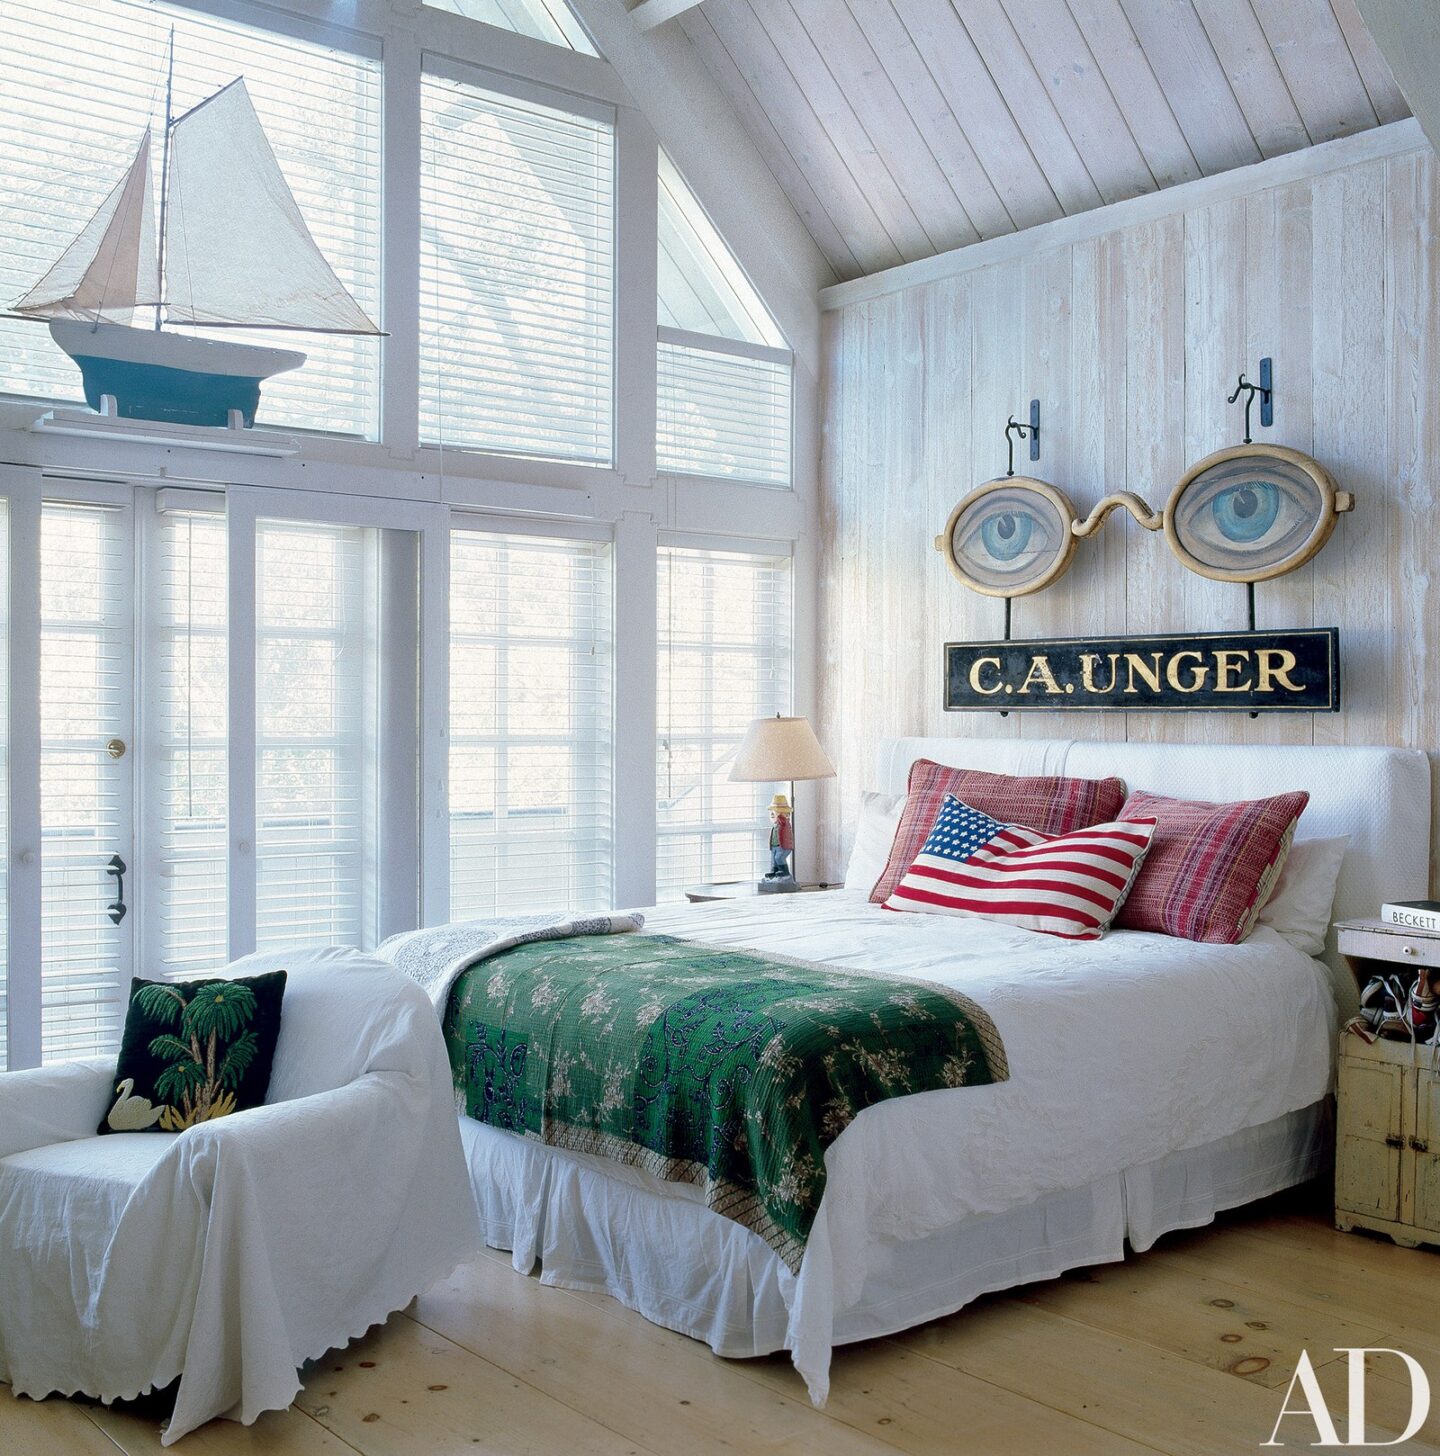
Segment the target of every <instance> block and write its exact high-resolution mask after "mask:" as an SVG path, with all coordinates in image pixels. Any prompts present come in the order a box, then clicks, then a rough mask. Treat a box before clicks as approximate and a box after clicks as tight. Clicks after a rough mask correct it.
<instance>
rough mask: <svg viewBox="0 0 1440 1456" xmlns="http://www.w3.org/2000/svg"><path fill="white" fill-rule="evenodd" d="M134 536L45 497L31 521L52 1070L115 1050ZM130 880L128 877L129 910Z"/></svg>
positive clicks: (92, 510)
mask: <svg viewBox="0 0 1440 1456" xmlns="http://www.w3.org/2000/svg"><path fill="white" fill-rule="evenodd" d="M129 543H130V533H129V531H128V530H127V529H126V526H125V518H124V516H123V515H122V513H121V512H120V511H119V510H114V509H110V508H107V507H105V506H92V505H70V504H64V503H59V502H51V501H47V502H46V503H45V505H44V506H43V508H42V513H41V517H40V562H39V569H40V824H41V832H40V886H41V891H40V893H41V904H40V947H41V950H40V959H41V993H40V1002H41V1010H40V1022H41V1025H40V1032H41V1056H42V1058H43V1059H44V1060H45V1061H47V1062H54V1061H64V1060H66V1059H67V1058H70V1057H84V1056H92V1055H94V1054H96V1053H99V1052H106V1051H109V1050H110V1049H111V1048H112V1047H113V1046H114V1045H115V1043H116V1041H117V1039H118V1036H119V1031H120V1025H121V1022H122V1020H123V1010H124V1007H123V998H122V987H123V985H124V983H125V978H126V969H127V959H128V958H127V956H126V945H127V944H128V938H129V935H130V931H131V926H130V924H129V923H128V922H126V923H124V924H122V925H119V926H117V925H115V924H114V923H113V922H112V921H111V919H110V917H109V916H108V914H107V913H106V906H107V905H108V904H110V903H111V902H112V900H113V899H114V894H115V880H114V878H113V877H111V876H109V875H107V874H106V872H105V868H106V865H107V863H108V862H109V860H110V857H111V855H113V854H117V853H118V854H119V855H120V856H121V858H122V859H124V860H125V861H126V862H127V863H128V862H129V860H130V834H129V812H130V811H129V794H128V779H129V774H130V770H131V764H130V761H129V758H128V755H127V757H125V758H122V759H118V760H117V759H115V758H113V757H112V756H111V755H110V754H109V753H108V752H107V751H106V745H107V743H108V742H109V741H110V740H111V739H116V738H118V739H120V740H122V741H125V742H128V739H129V716H130V715H129V684H130V682H131V680H132V677H133V672H134V641H133V637H132V625H131V624H132V612H133V607H132V603H131V597H130V589H131V588H130V566H129ZM134 888H135V885H134V877H133V876H127V877H126V895H127V900H129V901H130V903H131V904H132V905H133V897H134Z"/></svg>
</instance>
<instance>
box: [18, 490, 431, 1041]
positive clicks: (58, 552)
mask: <svg viewBox="0 0 1440 1456" xmlns="http://www.w3.org/2000/svg"><path fill="white" fill-rule="evenodd" d="M445 520H446V518H445V513H444V511H443V509H442V508H439V507H429V506H418V505H402V504H397V503H390V502H375V501H365V500H359V499H356V500H351V499H348V498H338V499H336V498H326V497H312V496H307V495H305V494H303V493H298V492H278V491H265V490H258V489H254V490H251V489H240V488H232V489H231V490H230V491H228V492H223V493H222V492H218V491H195V490H187V489H175V488H164V489H159V490H155V489H150V488H148V487H136V486H129V485H118V484H114V483H109V482H78V481H71V480H55V479H51V478H47V477H45V476H43V475H42V474H41V473H40V472H38V471H35V470H29V469H24V468H18V467H9V466H0V574H4V576H5V580H4V582H3V583H0V604H3V615H4V621H3V623H0V627H3V631H0V730H3V731H0V759H3V764H0V767H3V771H0V1067H5V1066H8V1067H26V1066H34V1065H37V1064H39V1063H41V1062H52V1061H62V1060H66V1059H69V1058H73V1057H83V1056H89V1055H104V1054H109V1053H112V1052H113V1050H114V1048H115V1045H116V1042H117V1040H118V1036H119V1031H120V1027H121V1025H122V1023H123V1019H124V1009H125V1002H126V990H127V988H128V985H129V980H130V977H131V976H132V975H133V974H139V975H142V976H145V977H147V978H150V979H160V978H163V977H165V976H174V977H185V976H187V975H189V976H193V975H197V974H204V973H207V972H209V971H212V970H214V969H216V968H217V967H219V966H223V965H224V964H225V963H226V962H227V961H229V960H230V959H232V958H234V957H236V956H238V955H243V954H245V953H247V952H248V951H250V950H254V949H257V948H258V949H271V948H276V947H283V946H286V945H301V944H307V943H316V942H324V943H330V944H342V945H359V946H368V945H373V944H374V943H375V942H376V941H377V940H379V939H381V938H382V937H383V936H385V935H388V934H390V933H393V932H394V931H397V930H403V929H408V928H410V927H411V926H413V925H415V924H417V923H419V915H420V904H421V897H422V895H424V896H425V903H426V913H427V915H429V916H430V917H431V918H435V917H436V916H439V917H441V918H443V913H444V909H445V902H446V900H447V898H448V885H446V884H445V883H444V882H443V877H442V876H438V875H437V876H435V877H434V878H433V881H432V882H427V883H422V882H421V880H420V877H419V874H418V869H417V867H418V866H419V865H420V864H421V863H422V862H423V859H424V856H423V855H422V845H426V846H428V848H429V851H430V853H431V855H432V863H437V864H439V863H443V858H441V859H438V860H436V859H434V858H433V856H434V855H435V854H436V853H437V852H438V853H439V854H440V855H441V856H443V852H444V849H445V847H446V846H445V842H444V834H445V829H446V820H445V799H444V774H443V762H444V742H445V713H444V705H445V694H446V691H447V687H446V680H445V678H446V673H445V667H446V664H445V663H444V661H443V654H442V655H441V660H440V661H439V662H438V663H437V665H436V668H435V670H434V671H432V672H431V673H430V674H428V675H427V676H425V677H422V674H421V671H420V651H419V643H420V639H421V632H422V630H427V628H426V626H425V624H428V630H429V631H430V632H431V633H432V634H433V636H434V640H436V641H443V632H444V599H445V596H444V594H445V589H446V578H447V567H448V562H447V559H446V540H447V536H446V530H445ZM432 528H433V529H432ZM422 707H423V711H422ZM417 762H418V763H419V764H420V766H421V769H420V773H418V774H417V772H416V764H417ZM422 799H423V800H425V801H426V802H427V803H428V808H427V809H426V811H425V812H424V813H423V814H422Z"/></svg>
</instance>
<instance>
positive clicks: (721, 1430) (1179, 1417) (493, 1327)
mask: <svg viewBox="0 0 1440 1456" xmlns="http://www.w3.org/2000/svg"><path fill="white" fill-rule="evenodd" d="M1348 1345H1369V1346H1374V1345H1386V1346H1393V1347H1396V1348H1399V1349H1402V1350H1405V1351H1407V1352H1408V1353H1410V1354H1411V1355H1413V1356H1414V1357H1415V1358H1416V1359H1418V1360H1419V1361H1420V1362H1421V1364H1422V1365H1423V1366H1425V1368H1426V1369H1427V1370H1428V1372H1429V1374H1430V1378H1431V1381H1432V1384H1433V1385H1434V1387H1435V1390H1436V1396H1437V1399H1436V1404H1435V1409H1434V1411H1433V1413H1432V1416H1431V1420H1430V1423H1429V1425H1428V1426H1427V1428H1426V1429H1425V1430H1424V1431H1423V1432H1422V1433H1421V1436H1420V1437H1419V1438H1417V1440H1415V1441H1414V1442H1411V1443H1407V1445H1406V1446H1405V1448H1404V1451H1405V1452H1406V1453H1407V1456H1413V1453H1417V1452H1440V1254H1437V1253H1432V1252H1426V1251H1423V1250H1422V1251H1415V1250H1405V1249H1399V1248H1396V1247H1394V1246H1393V1245H1391V1244H1389V1243H1388V1242H1381V1241H1377V1240H1375V1239H1373V1238H1370V1237H1367V1236H1362V1235H1358V1234H1340V1233H1336V1232H1335V1231H1334V1230H1333V1229H1332V1228H1330V1227H1329V1225H1328V1224H1327V1222H1326V1220H1325V1218H1324V1216H1323V1213H1321V1212H1319V1211H1317V1210H1316V1208H1315V1207H1314V1203H1313V1198H1311V1199H1305V1200H1298V1199H1296V1198H1293V1197H1292V1198H1288V1199H1282V1200H1279V1201H1275V1202H1272V1203H1270V1204H1268V1205H1262V1206H1260V1207H1259V1208H1258V1209H1251V1210H1248V1211H1245V1212H1242V1213H1239V1214H1234V1215H1230V1216H1227V1217H1226V1218H1225V1219H1223V1220H1222V1221H1221V1222H1220V1223H1219V1224H1217V1225H1215V1226H1214V1227H1212V1228H1208V1229H1204V1230H1200V1231H1197V1232H1195V1233H1187V1234H1176V1235H1172V1236H1170V1237H1169V1238H1166V1239H1164V1240H1162V1241H1161V1243H1160V1244H1159V1245H1158V1246H1157V1247H1156V1248H1155V1249H1153V1250H1151V1251H1150V1252H1149V1253H1147V1254H1143V1255H1138V1256H1132V1258H1131V1259H1130V1260H1129V1261H1127V1262H1126V1263H1125V1264H1123V1265H1114V1266H1109V1267H1105V1268H1101V1269H1097V1270H1093V1271H1087V1272H1083V1273H1079V1274H1076V1275H1073V1276H1068V1277H1066V1278H1063V1279H1057V1280H1055V1281H1053V1282H1051V1283H1048V1284H1039V1285H1031V1286H1029V1287H1028V1288H1026V1289H1023V1290H1020V1291H1017V1292H1015V1293H1013V1294H1007V1295H1003V1296H995V1297H992V1298H989V1299H986V1300H983V1301H981V1302H980V1303H979V1304H977V1305H974V1306H972V1307H971V1308H970V1309H968V1310H963V1311H961V1313H959V1314H957V1315H954V1316H952V1317H951V1318H950V1319H947V1320H942V1321H939V1322H938V1323H936V1324H932V1325H928V1326H926V1327H924V1328H922V1329H919V1330H912V1331H910V1332H908V1333H907V1334H904V1335H899V1336H896V1337H894V1338H891V1339H886V1340H877V1341H874V1342H872V1343H870V1344H866V1345H859V1346H851V1347H848V1348H846V1349H843V1350H840V1351H837V1353H836V1357H835V1364H834V1370H833V1378H832V1394H831V1398H830V1404H829V1406H828V1408H827V1409H826V1410H824V1411H816V1410H814V1409H813V1408H812V1407H811V1406H810V1404H809V1402H808V1401H807V1399H806V1397H805V1391H804V1388H803V1386H802V1385H801V1383H800V1380H799V1378H798V1377H797V1376H796V1375H795V1373H794V1371H793V1370H792V1369H791V1368H790V1366H789V1363H788V1361H786V1360H785V1359H784V1358H782V1357H779V1356H776V1357H772V1358H769V1359H765V1360H754V1361H725V1360H719V1359H716V1358H715V1357H714V1356H712V1355H711V1354H710V1353H709V1351H708V1350H706V1349H705V1348H704V1347H703V1346H701V1345H699V1344H697V1343H695V1342H694V1341H692V1340H688V1339H686V1338H684V1337H683V1336H680V1335H675V1334H671V1333H670V1332H668V1331H666V1330H661V1329H658V1328H656V1327H655V1326H654V1325H651V1324H648V1323H647V1322H646V1321H644V1320H642V1319H641V1318H640V1317H639V1316H638V1315H634V1314H631V1313H630V1312H629V1311H627V1310H625V1309H623V1308H621V1306H619V1305H618V1304H616V1303H614V1302H613V1301H612V1300H609V1299H606V1298H604V1297H603V1296H590V1295H581V1294H571V1293H568V1292H566V1291H564V1290H558V1289H546V1288H543V1287H542V1286H541V1285H540V1283H539V1281H538V1280H536V1279H525V1278H522V1277H520V1276H519V1275H517V1274H515V1273H514V1272H513V1271H512V1270H511V1269H510V1267H509V1265H508V1264H507V1263H506V1262H505V1258H504V1256H502V1255H487V1256H483V1257H480V1258H478V1259H476V1260H475V1261H474V1262H473V1263H471V1264H470V1265H468V1266H466V1267H465V1268H463V1269H461V1270H460V1271H458V1272H457V1273H456V1274H455V1275H454V1276H453V1277H452V1278H450V1279H449V1280H447V1281H445V1282H444V1283H443V1284H440V1285H437V1286H436V1287H435V1288H434V1289H432V1290H430V1291H429V1292H428V1293H427V1294H425V1295H424V1296H423V1297H422V1298H420V1299H419V1300H417V1301H416V1302H415V1303H414V1304H413V1305H412V1306H411V1308H410V1309H409V1310H408V1311H407V1312H406V1313H404V1314H400V1315H396V1316H395V1317H393V1318H392V1319H391V1320H390V1321H389V1323H388V1324H387V1325H385V1326H384V1327H383V1328H382V1329H379V1330H377V1331H374V1332H372V1333H371V1334H370V1335H369V1336H368V1337H367V1338H366V1339H364V1340H362V1341H360V1342H358V1343H356V1344H355V1345H352V1346H351V1347H349V1348H348V1349H346V1350H344V1351H342V1352H339V1353H337V1354H334V1355H332V1356H330V1357H327V1358H326V1359H324V1360H321V1361H317V1362H316V1363H315V1364H314V1365H313V1366H312V1367H309V1368H308V1370H307V1372H306V1379H305V1389H304V1391H303V1393H302V1394H301V1395H300V1397H299V1399H298V1401H297V1403H296V1405H295V1406H293V1407H292V1408H291V1409H290V1410H288V1411H284V1412H278V1413H273V1414H270V1415H267V1416H265V1417H263V1418H262V1419H261V1420H260V1422H259V1423H258V1424H257V1425H255V1426H253V1427H250V1428H248V1429H247V1428H242V1427H240V1426H237V1425H234V1424H232V1423H230V1422H227V1421H215V1422H212V1423H211V1424H210V1425H209V1426H206V1427H205V1428H204V1429H202V1430H200V1431H197V1432H195V1433H194V1434H193V1435H191V1436H189V1437H187V1438H186V1439H185V1440H184V1441H183V1442H182V1443H181V1444H180V1446H179V1447H178V1450H179V1451H180V1452H182V1453H184V1456H242V1453H261V1452H263V1453H266V1456H320V1453H327V1456H349V1453H351V1452H360V1453H363V1456H436V1453H447V1456H450V1453H462V1452H463V1453H467V1456H472V1453H492V1452H495V1453H500V1452H503V1453H507V1456H508V1453H516V1456H519V1453H527V1456H552V1453H553V1456H580V1453H585V1456H589V1453H595V1456H632V1453H633V1456H675V1453H678V1456H710V1453H719V1452H727V1453H744V1452H786V1453H799V1452H816V1453H821V1452H823V1453H826V1456H862V1453H869V1456H891V1453H893V1452H896V1451H904V1452H913V1453H930V1452H951V1451H957V1452H958V1451H964V1452H965V1453H967V1456H992V1453H994V1456H1011V1453H1015V1456H1052V1453H1053V1456H1141V1453H1145V1452H1165V1453H1173V1456H1209V1453H1214V1456H1234V1453H1237V1452H1245V1451H1253V1450H1255V1449H1256V1448H1257V1447H1258V1446H1259V1444H1260V1443H1261V1442H1262V1441H1265V1440H1266V1439H1268V1437H1269V1435H1270V1433H1271V1430H1272V1429H1273V1427H1274V1424H1275V1420H1276V1417H1277V1415H1278V1414H1279V1411H1280V1406H1281V1402H1282V1398H1283V1394H1284V1391H1285V1388H1286V1386H1287V1385H1288V1383H1289V1381H1290V1377H1291V1375H1292V1373H1293V1371H1294V1368H1295V1360H1296V1359H1297V1358H1298V1356H1299V1352H1300V1350H1301V1348H1302V1347H1303V1348H1307V1349H1308V1350H1309V1351H1310V1356H1311V1359H1312V1361H1313V1362H1314V1363H1315V1365H1316V1366H1317V1368H1318V1370H1319V1379H1320V1383H1321V1385H1322V1387H1323V1388H1324V1389H1325V1391H1326V1393H1327V1396H1328V1397H1329V1398H1330V1400H1331V1402H1332V1409H1334V1410H1335V1411H1336V1412H1337V1413H1339V1412H1343V1411H1344V1408H1345V1405H1344V1392H1345V1368H1344V1365H1343V1357H1341V1356H1338V1355H1336V1354H1335V1353H1334V1351H1335V1348H1336V1347H1337V1346H1348ZM1369 1391H1370V1399H1369V1414H1370V1419H1371V1422H1372V1429H1371V1431H1370V1438H1371V1439H1372V1440H1378V1439H1382V1435H1381V1432H1384V1433H1386V1434H1388V1435H1390V1436H1394V1435H1397V1434H1398V1433H1399V1431H1400V1430H1401V1429H1402V1427H1403V1423H1404V1421H1405V1419H1406V1418H1407V1415H1408V1410H1409V1389H1408V1386H1407V1385H1406V1384H1405V1383H1404V1380H1403V1377H1402V1375H1401V1370H1400V1367H1399V1365H1398V1362H1393V1368H1392V1367H1391V1366H1381V1367H1380V1368H1377V1369H1376V1370H1375V1371H1374V1373H1373V1375H1372V1377H1371V1378H1370V1381H1369ZM1337 1419H1340V1420H1341V1421H1342V1427H1341V1429H1342V1435H1343V1430H1344V1427H1343V1417H1342V1416H1340V1415H1338V1414H1337ZM1282 1437H1284V1438H1287V1439H1288V1442H1289V1444H1290V1446H1291V1448H1292V1449H1297V1450H1299V1449H1306V1448H1307V1446H1308V1443H1309V1442H1311V1441H1313V1440H1315V1439H1316V1435H1315V1432H1314V1430H1313V1429H1310V1428H1309V1427H1308V1425H1307V1424H1305V1423H1303V1422H1301V1421H1295V1420H1292V1421H1288V1422H1287V1423H1286V1426H1285V1427H1284V1428H1283V1429H1282ZM117 1449H118V1450H119V1451H124V1452H127V1453H131V1456H140V1453H142V1452H147V1453H159V1451H160V1449H161V1448H160V1444H159V1431H158V1425H157V1423H156V1422H155V1421H154V1420H153V1419H150V1420H147V1419H144V1418H142V1417H140V1416H137V1415H134V1414H120V1413H117V1412H114V1411H109V1410H106V1409H103V1408H101V1407H99V1406H95V1405H91V1404H88V1403H85V1402H81V1401H67V1400H58V1399H52V1400H47V1401H44V1402H41V1403H38V1404H37V1403H34V1402H31V1401H24V1400H12V1399H10V1398H8V1396H4V1395H0V1453H3V1456H53V1453H56V1452H72V1451H73V1452H77V1453H82V1456H116V1452H117ZM1390 1449H1392V1450H1400V1449H1401V1448H1399V1447H1392V1448H1390Z"/></svg>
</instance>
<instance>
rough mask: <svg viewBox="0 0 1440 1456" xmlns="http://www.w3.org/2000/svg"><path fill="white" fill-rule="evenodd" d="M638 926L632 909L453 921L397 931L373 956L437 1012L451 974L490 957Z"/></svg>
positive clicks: (447, 995)
mask: <svg viewBox="0 0 1440 1456" xmlns="http://www.w3.org/2000/svg"><path fill="white" fill-rule="evenodd" d="M644 924H645V917H644V916H643V915H642V914H641V913H640V912H639V911H638V910H619V911H616V912H615V913H614V914H609V915H507V916H503V917H501V916H497V917H495V918H493V919H489V920H457V921H455V922H454V923H453V924H451V925H437V926H434V927H432V928H430V929H426V930H404V931H401V933H400V934H399V935H392V936H391V937H390V939H389V940H384V941H381V942H380V945H379V947H378V948H377V949H376V951H375V955H376V956H377V957H378V958H379V959H380V960H382V961H388V962H389V963H390V964H391V965H392V966H394V967H395V969H396V970H397V971H399V972H400V974H401V975H403V976H409V977H410V979H411V980H412V981H415V982H416V983H418V985H419V986H420V988H421V989H422V990H423V991H424V992H425V994H426V995H427V996H429V998H430V1002H431V1004H432V1005H433V1006H434V1007H435V1009H436V1010H437V1011H438V1012H439V1013H440V1014H441V1015H442V1016H443V1015H444V1014H445V1006H446V1003H447V1002H448V1001H449V999H450V988H451V987H452V986H453V985H454V984H455V978H456V977H457V976H458V975H459V974H460V972H461V971H465V970H469V968H470V967H471V966H474V965H478V964H479V963H480V962H481V961H483V960H487V959H488V958H489V957H490V956H496V955H499V954H500V952H501V951H506V950H511V949H513V948H514V947H515V946H517V945H526V944H528V943H529V942H531V941H536V940H560V939H567V940H568V939H570V938H572V937H574V936H581V935H624V934H627V933H629V932H631V931H635V930H639V929H641V928H642V927H643V926H644Z"/></svg>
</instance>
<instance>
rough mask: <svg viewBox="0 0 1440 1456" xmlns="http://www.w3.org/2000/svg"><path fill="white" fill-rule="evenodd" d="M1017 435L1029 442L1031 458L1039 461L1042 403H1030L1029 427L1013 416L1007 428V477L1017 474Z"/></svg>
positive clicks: (1037, 401) (1035, 401) (1033, 400)
mask: <svg viewBox="0 0 1440 1456" xmlns="http://www.w3.org/2000/svg"><path fill="white" fill-rule="evenodd" d="M1016 435H1018V436H1019V437H1020V438H1021V439H1022V440H1029V442H1030V458H1031V459H1032V460H1038V459H1039V458H1040V401H1039V400H1038V399H1032V400H1031V401H1030V423H1029V424H1028V425H1022V424H1021V423H1020V421H1019V420H1017V419H1016V418H1015V416H1014V415H1011V416H1010V420H1009V423H1008V424H1007V425H1006V426H1005V454H1006V457H1007V463H1006V468H1005V474H1006V475H1014V474H1015V436H1016Z"/></svg>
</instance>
